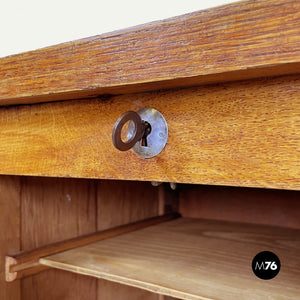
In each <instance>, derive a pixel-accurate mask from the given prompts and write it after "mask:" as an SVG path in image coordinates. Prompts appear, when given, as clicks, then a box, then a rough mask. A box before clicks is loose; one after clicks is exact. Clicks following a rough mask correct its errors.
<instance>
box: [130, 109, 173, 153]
mask: <svg viewBox="0 0 300 300" xmlns="http://www.w3.org/2000/svg"><path fill="white" fill-rule="evenodd" d="M137 114H138V115H139V116H140V117H141V119H142V120H143V121H146V122H148V123H149V124H150V125H151V132H150V133H149V135H147V146H142V141H138V142H137V143H136V144H135V145H134V146H133V148H132V150H133V151H134V152H135V153H136V154H137V155H139V156H141V157H144V158H151V157H154V156H156V155H158V154H159V153H160V152H161V151H162V150H163V149H164V148H165V146H166V143H167V139H168V126H167V122H166V120H165V118H164V117H163V115H162V114H161V113H160V112H159V111H158V110H156V109H154V108H150V107H144V108H141V109H139V110H138V111H137ZM134 132H135V125H134V123H133V122H130V123H129V126H128V131H127V138H128V139H130V138H131V137H132V136H133V135H134Z"/></svg>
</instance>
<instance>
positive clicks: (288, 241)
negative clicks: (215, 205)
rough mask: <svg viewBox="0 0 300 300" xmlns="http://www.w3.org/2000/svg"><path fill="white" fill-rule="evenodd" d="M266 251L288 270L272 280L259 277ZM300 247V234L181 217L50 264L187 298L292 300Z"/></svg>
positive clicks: (298, 283)
mask: <svg viewBox="0 0 300 300" xmlns="http://www.w3.org/2000/svg"><path fill="white" fill-rule="evenodd" d="M183 241H184V242H183ZM265 248H267V249H269V250H270V251H272V252H275V253H276V254H277V255H278V257H279V258H280V260H281V266H282V267H281V270H280V273H279V274H278V276H276V277H275V278H274V279H272V280H269V281H264V280H258V279H257V278H256V277H255V275H254V274H253V272H252V269H251V262H252V259H253V257H254V256H255V255H256V254H257V253H259V252H261V251H262V250H264V249H265ZM299 250H300V231H299V230H292V229H285V228H280V227H268V226H258V225H250V224H241V223H230V222H228V223H227V222H216V221H208V220H196V219H179V220H175V221H171V222H166V223H163V224H160V225H157V226H152V227H149V228H146V229H143V230H140V231H136V232H133V233H130V234H126V235H123V236H118V237H116V238H112V239H108V240H105V241H101V242H97V243H93V244H90V245H88V246H85V247H81V248H77V249H73V250H70V251H66V252H62V253H59V254H56V255H53V256H50V257H47V258H44V259H43V260H42V262H43V263H44V264H46V265H48V266H52V267H55V268H59V269H63V270H68V271H71V272H75V273H80V274H85V275H90V276H95V277H100V278H106V279H108V280H112V281H116V282H121V283H124V284H127V285H132V286H136V287H140V288H142V289H146V290H150V291H155V292H157V293H162V294H165V295H170V296H174V297H178V298H181V299H193V300H195V299H205V300H207V299H223V298H225V299H236V298H238V299H249V296H250V295H251V299H267V298H272V299H290V300H292V299H295V298H297V297H298V295H299V293H300V270H299V264H300V261H299V255H298V253H299Z"/></svg>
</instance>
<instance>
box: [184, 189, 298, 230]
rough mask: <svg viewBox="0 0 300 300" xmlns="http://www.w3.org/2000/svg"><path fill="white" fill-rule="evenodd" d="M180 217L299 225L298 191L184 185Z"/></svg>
mask: <svg viewBox="0 0 300 300" xmlns="http://www.w3.org/2000/svg"><path fill="white" fill-rule="evenodd" d="M179 190H180V202H179V203H180V208H179V212H180V214H182V216H183V217H190V218H202V219H212V220H223V221H231V222H242V223H253V224H265V225H272V226H280V227H289V228H295V229H300V201H299V199H300V192H299V191H282V190H268V189H249V188H233V187H222V186H217V187H216V186H215V187H212V186H198V185H197V186H196V185H184V186H180V187H179Z"/></svg>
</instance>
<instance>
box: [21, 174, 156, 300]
mask: <svg viewBox="0 0 300 300" xmlns="http://www.w3.org/2000/svg"><path fill="white" fill-rule="evenodd" d="M19 195H20V198H21V215H22V219H21V247H22V250H25V251H26V250H31V249H34V248H36V247H39V246H43V245H46V244H49V243H53V242H56V241H60V240H64V239H69V238H72V237H76V236H80V235H84V234H87V233H91V232H95V231H97V230H103V229H106V228H110V227H113V226H116V225H121V224H124V223H128V222H133V221H137V220H140V219H144V218H147V217H151V216H155V215H157V213H158V189H157V188H155V187H152V186H151V184H150V183H146V182H119V181H109V182H98V181H96V180H85V179H63V178H40V177H21V188H20V192H19ZM54 286H55V288H53V287H54ZM21 291H22V293H21V294H22V300H39V299H43V300H54V299H55V300H56V299H60V300H71V299H72V300H82V299H91V300H113V299H114V300H115V299H124V297H125V298H126V299H127V298H128V299H145V300H156V299H157V297H158V296H157V295H155V294H152V293H150V292H145V291H143V292H141V291H140V290H138V289H135V288H132V287H124V286H121V285H118V284H113V283H109V282H106V281H103V280H99V281H98V280H97V279H93V278H90V277H84V276H80V275H76V274H72V273H68V272H64V271H58V270H47V271H45V272H42V273H39V274H36V275H34V276H31V277H28V278H25V279H22V281H21ZM127 296H128V297H127ZM118 297H119V298H118ZM16 299H17V298H16Z"/></svg>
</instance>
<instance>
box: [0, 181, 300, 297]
mask: <svg viewBox="0 0 300 300" xmlns="http://www.w3.org/2000/svg"><path fill="white" fill-rule="evenodd" d="M1 182H2V184H1V186H0V189H1V192H6V195H8V196H9V201H10V202H9V203H10V204H9V205H10V209H14V210H15V213H16V212H18V213H17V215H19V218H20V224H17V226H16V227H17V228H16V229H15V230H16V234H15V236H14V237H15V238H14V239H15V241H14V243H15V245H13V246H12V247H11V248H10V249H8V250H6V253H5V254H7V253H9V254H13V253H14V252H19V251H30V250H33V249H36V248H38V247H41V246H46V245H48V244H52V243H55V242H58V241H64V240H67V239H70V238H74V237H78V236H82V235H85V234H89V233H93V232H96V231H102V230H105V229H108V228H112V227H116V226H118V225H122V224H127V223H132V222H135V221H138V220H143V219H147V218H150V217H153V216H157V215H160V214H163V213H164V212H165V211H167V212H170V211H172V210H173V211H174V210H176V211H178V212H179V213H180V214H181V216H182V218H180V219H178V220H175V221H170V222H166V223H163V224H161V225H157V226H158V227H155V226H152V227H149V228H148V229H147V228H146V229H143V230H141V231H137V232H133V233H130V234H125V235H123V236H119V237H117V238H112V239H108V240H106V241H103V244H102V243H101V242H99V245H98V246H99V247H100V248H101V247H105V245H106V244H107V243H108V244H109V243H115V244H114V245H115V246H114V247H115V248H114V250H113V251H117V252H116V253H115V256H116V257H115V259H116V260H115V261H114V263H113V264H112V265H114V264H118V260H117V258H118V256H119V255H118V253H130V257H131V258H132V259H133V257H134V256H135V251H137V252H136V253H137V256H138V255H139V257H140V258H141V255H142V254H141V253H140V252H139V251H140V249H135V248H134V247H133V248H130V240H131V239H132V244H133V246H134V245H135V244H134V243H133V241H135V243H137V241H138V240H139V239H140V238H141V237H144V238H145V239H147V237H149V238H150V239H149V241H148V244H146V242H144V241H143V242H141V244H139V243H138V246H139V247H141V248H143V249H145V247H146V250H147V251H146V254H147V255H145V257H144V261H143V259H141V262H142V265H143V264H145V268H144V270H145V271H147V272H148V275H149V276H154V275H155V274H160V276H161V277H159V276H154V279H155V280H158V281H160V278H161V281H160V282H161V286H163V288H161V287H159V285H157V282H156V283H153V284H152V285H151V287H149V282H147V280H146V279H145V280H144V281H143V276H142V275H140V277H139V279H140V281H141V284H136V283H134V284H132V282H133V280H131V279H130V276H129V277H128V278H129V279H128V278H126V276H125V281H124V280H118V279H116V277H118V273H117V275H116V277H115V278H113V280H112V278H111V277H110V275H109V274H108V277H107V276H106V277H105V276H102V277H104V278H107V279H110V280H112V281H108V280H104V279H98V278H95V277H101V276H98V275H97V274H96V276H94V277H93V276H91V275H92V274H91V273H89V272H81V271H78V270H79V269H80V266H76V264H75V265H73V266H71V267H70V265H72V263H70V264H69V267H68V268H63V267H61V265H60V266H58V265H59V263H60V262H61V260H63V261H64V262H66V264H67V261H68V259H66V257H64V258H63V259H62V258H61V256H60V255H64V253H62V254H57V255H58V258H57V257H56V258H53V257H52V258H51V257H46V258H43V259H42V261H43V262H42V263H43V264H45V265H48V266H49V265H51V264H52V265H51V267H54V268H58V269H48V270H46V271H43V272H40V273H38V274H35V275H32V276H29V277H26V278H23V279H21V280H17V281H15V282H12V283H5V284H9V285H11V286H14V285H20V291H21V299H41V298H43V297H44V296H45V295H47V297H48V298H47V299H64V298H63V297H65V299H69V298H70V299H71V298H72V299H83V298H82V297H88V298H89V299H124V298H123V297H124V295H126V299H129V298H130V299H161V297H162V294H164V295H166V296H168V297H169V296H174V297H178V298H182V299H214V298H217V295H218V293H219V295H221V294H222V295H228V297H230V293H231V292H232V288H234V286H235V283H234V282H233V281H232V287H231V288H227V287H228V286H230V282H231V281H230V280H233V278H235V279H234V280H241V281H242V283H243V284H244V285H245V286H247V285H249V284H251V286H252V287H254V286H256V284H257V285H258V286H259V285H260V284H261V282H259V281H258V279H257V278H256V277H255V276H254V274H252V270H251V267H250V265H247V263H246V262H247V260H248V261H249V263H251V260H252V259H253V257H254V255H255V254H257V253H255V252H259V249H262V250H265V248H268V249H270V248H272V249H274V252H280V254H281V255H282V259H283V260H285V261H288V262H289V261H290V260H291V259H292V258H293V259H294V261H295V260H296V264H295V266H297V264H298V265H299V261H298V260H297V259H298V258H297V257H298V256H297V252H299V230H300V220H299V218H298V212H299V209H300V202H299V200H298V199H297V198H298V196H299V193H298V192H296V191H288V190H271V189H256V188H234V187H225V186H204V185H192V184H178V185H177V189H176V190H175V191H173V190H171V188H170V185H169V184H168V183H165V184H161V185H160V186H152V185H151V183H150V182H136V181H114V180H91V179H88V180H87V179H66V178H43V177H25V176H24V177H22V176H2V180H1ZM0 201H1V200H0ZM4 201H5V199H4ZM1 205H4V204H2V203H1ZM189 220H192V221H191V222H192V224H194V225H193V226H195V228H194V229H193V228H190V227H189V226H192V225H188V224H189V223H188V222H190V221H189ZM13 221H14V220H10V222H13ZM172 222H173V223H172ZM182 222H183V223H182ZM172 224H174V226H173V225H172ZM184 224H187V225H186V226H187V227H186V228H187V230H185V225H184ZM159 226H161V227H159ZM165 226H167V227H168V228H170V229H171V230H172V233H166V234H167V236H168V235H170V236H172V234H173V236H174V240H173V242H172V243H173V244H172V243H167V244H166V245H165V247H164V245H163V244H162V241H163V240H164V235H162V236H160V233H163V230H160V228H164V227H165ZM155 228H157V229H155ZM18 229H19V232H17V231H18ZM153 230H154V231H153ZM155 230H157V231H156V233H157V235H156V234H155ZM197 230H198V232H202V234H199V235H200V236H201V238H200V239H199V241H198V242H197V236H198V233H197ZM176 231H178V234H179V238H177V237H176V234H175V232H176ZM147 232H149V235H148V233H147ZM183 232H185V233H186V240H189V241H190V243H191V244H190V245H188V244H187V248H186V249H185V250H186V254H185V255H183V254H182V253H181V255H180V254H178V255H177V254H176V253H177V252H176V250H178V249H181V248H180V245H184V241H185V240H184V239H185V238H184V237H183V236H184V235H182V236H180V234H183ZM203 232H204V233H203ZM214 232H215V233H214ZM150 233H151V234H150ZM130 235H131V236H130ZM151 235H152V236H151ZM126 236H129V240H126ZM156 236H157V243H156V240H155V238H156ZM1 238H3V237H1ZM11 239H12V238H11ZM17 239H18V240H19V242H17ZM193 239H195V244H194V245H193V243H192V242H191V240H193ZM119 241H123V242H122V243H123V244H122V243H121V244H122V245H123V246H124V247H123V246H122V247H121V248H119V247H118V245H119ZM151 241H153V242H151ZM175 241H177V243H178V244H176V242H175ZM18 243H19V244H18ZM197 243H198V244H197ZM11 244H13V243H12V241H11ZM273 244H274V245H273ZM95 245H96V244H95ZM95 245H94V244H91V245H90V246H89V245H87V246H86V247H87V248H89V247H92V248H91V249H89V250H88V252H87V255H86V258H87V260H88V259H89V258H91V257H92V255H91V254H89V251H91V252H92V253H94V252H95V251H96V252H97V251H98V250H95V249H93V247H94V246H95ZM102 245H103V246H102ZM145 245H147V246H145ZM272 245H273V246H272ZM98 246H97V245H96V246H95V247H96V249H97V247H98ZM155 246H156V247H158V248H155ZM200 246H201V248H199V247H200ZM152 247H153V251H152V250H151V248H152ZM189 247H190V248H189ZM193 247H195V249H196V250H195V252H194V257H193V256H192V254H193V252H191V248H193ZM210 247H211V248H210ZM123 248H124V249H123ZM183 248H184V247H183ZM172 249H173V250H172ZM205 249H206V250H205ZM213 249H215V250H214V251H213ZM222 249H223V250H224V251H223V252H222ZM123 250H124V252H123ZM160 250H161V251H162V256H168V253H169V257H170V260H171V261H172V262H173V264H171V263H170V264H169V265H168V264H167V260H165V259H163V261H165V263H166V264H167V265H164V264H163V261H161V262H159V251H160ZM200 250H201V251H202V252H201V251H200ZM250 250H251V251H252V252H251V251H250ZM2 251H5V249H3V250H2ZM76 251H79V250H78V249H77V250H76V249H74V250H70V252H69V254H68V253H67V252H65V253H67V254H65V255H66V256H67V257H69V258H70V260H72V257H73V258H74V257H76V255H79V254H78V253H77V254H76ZM113 251H111V253H114V252H113ZM118 251H120V252H118ZM126 251H127V252H126ZM183 251H184V249H183ZM197 251H198V252H197ZM199 251H200V252H199ZM249 251H250V252H251V253H250V252H249ZM109 252H110V251H109ZM151 253H154V254H155V255H156V256H155V255H154V258H153V259H154V261H156V262H157V266H159V267H158V268H157V269H156V268H155V263H151V260H150V256H151ZM189 253H191V256H189ZM201 253H202V254H201ZM235 253H237V255H240V256H241V259H240V260H239V262H240V264H236V263H234V264H232V266H231V267H232V268H231V267H230V266H229V268H231V270H232V274H234V276H233V277H230V275H229V276H225V275H224V274H225V273H224V272H225V271H224V270H226V266H227V267H228V264H227V265H226V257H227V255H229V257H231V258H232V257H235V255H234V254H235ZM71 254H72V255H71ZM74 255H75V256H74ZM112 255H113V254H112ZM157 255H158V256H157ZM205 255H208V256H207V257H208V258H207V259H206V258H205ZM214 255H215V257H214ZM54 256H55V255H54ZM147 256H148V258H147ZM185 256H186V257H187V258H189V259H187V260H186V261H187V262H188V265H187V266H184V263H185ZM250 256H251V257H250ZM252 256H253V257H252ZM196 257H197V258H198V260H197V261H195V265H194V266H193V264H192V263H191V262H192V260H193V259H196ZM216 257H217V258H221V259H220V261H219V262H218V264H221V266H216V265H215V264H216V263H217V260H216ZM209 258H210V259H209ZM101 259H104V260H105V257H104V258H103V257H102V258H96V261H97V260H98V261H101ZM106 259H107V260H108V261H109V258H108V257H106ZM120 259H121V260H122V258H120ZM148 259H149V260H148ZM235 259H237V258H236V257H235ZM201 260H202V261H201ZM79 261H80V260H79ZM106 262H107V261H106ZM214 262H215V263H214ZM220 262H221V263H220ZM123 263H125V264H127V266H128V270H127V271H128V272H129V273H130V270H131V272H132V273H134V274H135V275H136V274H138V273H135V270H134V269H130V268H131V267H132V266H130V262H124V261H123ZM202 263H204V265H205V264H211V266H215V268H210V270H209V268H205V276H204V278H205V280H206V281H205V280H204V281H203V280H202V281H201V280H200V279H201V276H200V275H199V274H198V275H196V273H197V272H196V273H193V272H194V270H192V269H193V268H192V267H194V268H196V269H197V270H198V271H199V270H200V271H201V264H202ZM55 264H56V265H55ZM91 264H92V265H94V264H95V262H93V263H91ZM288 265H289V266H290V263H288ZM206 266H207V265H206ZM85 267H86V266H85ZM140 267H141V265H140ZM239 267H241V268H242V267H244V268H245V271H243V270H241V271H240V273H238V274H240V276H237V274H236V270H237V269H236V268H239ZM70 268H71V269H70ZM185 268H186V269H185ZM59 269H63V270H59ZM75 269H76V270H75ZM121 269H122V270H123V271H125V272H126V269H125V268H121ZM124 269H125V270H124ZM66 270H68V271H71V272H67V271H66ZM149 270H150V271H149ZM184 270H186V272H187V271H189V272H191V274H194V277H195V278H194V277H193V276H191V277H190V279H191V280H192V281H193V280H194V281H197V282H198V281H199V280H200V282H202V284H203V285H206V287H207V290H205V289H204V290H203V294H201V293H202V292H201V291H202V290H201V291H200V290H199V287H198V288H197V289H195V288H194V292H193V287H192V286H191V290H188V291H186V290H185V288H187V287H186V285H185V284H183V289H180V287H178V289H177V290H176V284H175V285H174V284H173V286H172V288H169V289H168V288H167V287H166V282H165V281H164V280H167V281H168V278H169V279H170V282H169V283H174V280H175V279H176V278H177V279H179V280H178V282H179V283H180V282H181V285H182V282H185V281H184V280H182V278H181V277H180V276H187V273H185V272H184ZM192 271H193V272H192ZM218 271H220V272H219V273H218ZM222 272H223V273H222ZM226 272H227V273H228V270H227V271H226ZM76 273H82V274H85V275H89V276H83V275H81V274H76ZM200 273H201V272H200ZM282 273H283V274H282V275H281V276H284V274H286V273H285V271H284V270H283V271H282ZM111 274H113V273H111ZM168 274H169V275H168ZM222 274H223V276H221V275H222ZM245 274H246V275H245ZM247 274H248V276H250V277H248V279H247V280H250V281H248V282H247V280H246V281H244V282H243V276H244V277H245V276H246V277H247ZM287 274H289V276H291V277H293V276H294V277H293V278H294V279H292V278H290V277H289V276H287V278H286V281H281V282H284V284H286V285H287V286H289V289H288V292H286V293H285V296H286V299H289V297H290V298H291V299H292V296H293V295H295V293H298V292H299V284H298V283H299V279H298V278H300V276H299V268H298V269H297V268H294V267H292V266H291V268H289V270H288V271H287ZM94 275H95V274H94ZM119 275H120V274H119ZM123 275H124V274H123ZM123 275H122V276H123ZM197 276H198V278H197ZM123 278H124V276H123ZM174 278H175V279H174ZM230 278H232V279H230ZM249 278H250V279H249ZM209 279H210V280H209ZM128 280H129V282H128ZM130 280H131V281H130ZM172 280H173V281H172ZM212 280H213V284H212ZM209 282H211V285H210V283H209ZM120 283H122V284H120ZM273 284H275V286H276V287H275V286H274V295H276V291H277V290H278V293H279V295H280V290H282V289H281V288H280V284H279V285H278V284H276V281H273ZM53 285H55V287H56V288H55V289H53ZM195 286H199V285H198V284H197V285H195ZM200 286H201V285H200ZM242 286H243V285H242ZM258 286H257V289H258ZM136 287H138V288H136ZM170 287H171V286H170ZM212 287H213V288H212ZM260 287H261V286H260ZM271 288H272V287H271V285H270V286H267V287H266V288H265V289H261V291H263V290H264V293H265V294H264V293H263V292H261V294H259V293H258V294H257V298H258V299H260V298H261V299H263V297H265V296H266V293H268V292H269V290H270V289H271ZM210 289H211V290H212V291H213V292H214V293H215V294H214V293H212V294H211V293H210ZM241 292H242V290H241ZM157 293H159V294H160V295H159V294H157ZM246 294H247V293H246ZM246 294H245V295H246ZM83 295H85V296H83ZM87 295H88V296H87ZM241 295H242V294H241ZM45 297H46V296H45ZM159 297H160V298H159ZM201 297H203V298H201ZM166 299H168V298H166Z"/></svg>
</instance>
